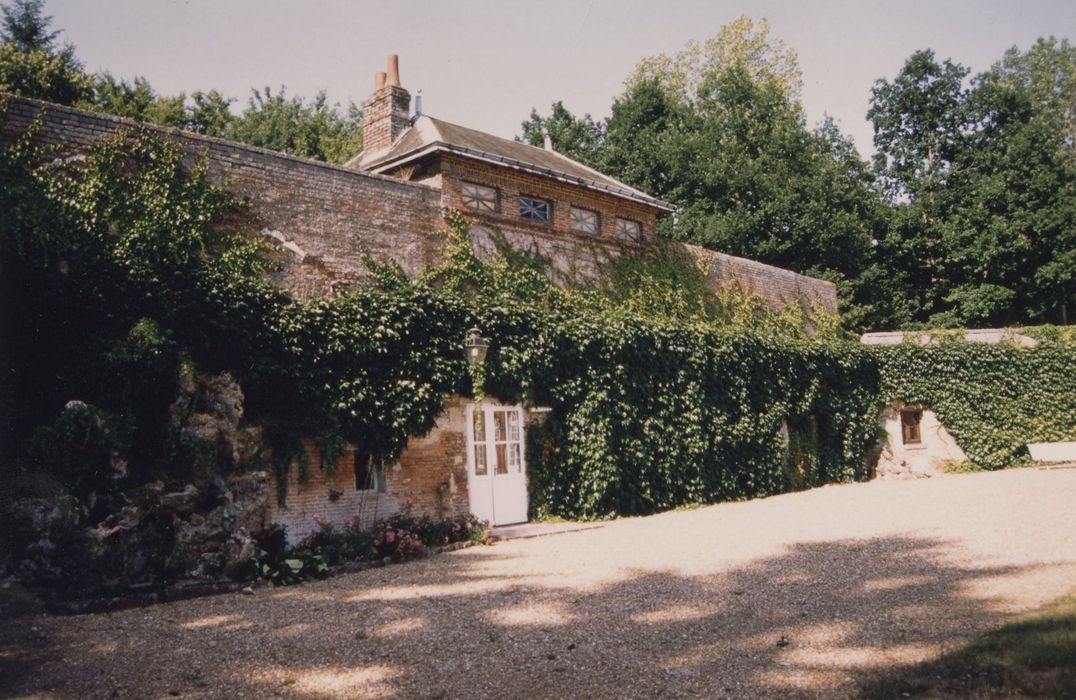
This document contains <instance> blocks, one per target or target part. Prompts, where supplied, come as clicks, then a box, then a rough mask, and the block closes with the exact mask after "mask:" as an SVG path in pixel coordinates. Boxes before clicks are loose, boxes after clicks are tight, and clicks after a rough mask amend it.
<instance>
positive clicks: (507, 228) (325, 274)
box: [0, 88, 837, 310]
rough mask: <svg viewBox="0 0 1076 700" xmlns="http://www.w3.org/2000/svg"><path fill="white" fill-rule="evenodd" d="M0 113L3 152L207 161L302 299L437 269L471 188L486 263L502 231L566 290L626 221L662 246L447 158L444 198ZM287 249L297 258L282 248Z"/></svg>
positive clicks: (596, 202) (86, 121) (826, 290)
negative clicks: (29, 142)
mask: <svg viewBox="0 0 1076 700" xmlns="http://www.w3.org/2000/svg"><path fill="white" fill-rule="evenodd" d="M384 90H385V91H386V95H388V94H389V93H392V95H393V96H395V94H396V93H395V92H393V90H397V91H398V90H400V88H384ZM404 92H406V91H404ZM401 99H402V98H401ZM397 101H400V100H397ZM0 107H5V108H4V109H2V110H0V141H2V140H10V139H11V138H13V137H15V136H18V135H20V134H22V133H23V132H24V131H25V130H26V129H27V127H28V126H29V125H30V123H31V121H32V120H33V119H34V117H35V116H38V115H42V121H41V124H40V126H39V128H38V130H37V131H36V133H35V139H36V140H37V141H38V142H40V143H46V144H51V145H55V146H57V147H59V149H60V151H61V152H67V153H69V152H72V151H79V150H84V149H86V148H87V147H89V146H90V145H92V144H94V143H96V142H98V141H100V140H102V139H105V138H108V137H110V136H112V135H114V134H115V133H116V132H117V131H119V130H122V129H131V128H138V127H139V126H143V127H145V128H147V129H149V130H151V131H155V132H157V133H162V134H168V135H170V136H172V137H173V138H175V139H176V140H177V141H178V142H179V143H180V144H181V146H182V147H183V148H184V149H185V150H186V151H187V152H188V153H189V154H190V156H191V159H192V162H193V160H194V158H198V157H202V156H207V157H208V161H209V170H210V176H211V177H212V179H214V180H215V181H216V182H221V183H224V184H225V186H226V188H227V189H228V190H229V192H231V193H232V194H233V195H234V196H236V197H237V198H239V199H241V200H244V201H246V202H248V203H249V204H250V206H251V212H252V215H253V218H254V222H255V225H254V226H253V228H254V229H255V230H256V231H257V230H260V231H261V232H262V233H263V234H264V235H266V236H267V237H270V238H272V239H273V240H275V241H276V242H277V245H278V246H279V256H280V259H281V261H282V262H283V263H284V264H283V266H282V271H281V272H280V273H278V274H277V275H276V276H275V278H274V279H275V281H276V282H278V283H279V284H281V285H283V286H285V287H287V288H288V289H289V290H290V291H291V292H292V293H293V294H295V295H296V296H298V297H300V298H309V297H313V296H318V295H322V294H326V293H331V292H332V289H333V287H334V285H338V284H347V283H350V282H353V281H355V280H357V279H359V278H360V277H361V276H362V274H363V273H364V272H365V265H364V264H363V262H362V261H363V257H364V255H365V254H371V255H374V256H380V257H385V258H389V259H392V260H395V261H396V262H397V263H399V264H400V265H401V266H402V267H403V269H404V270H405V271H406V272H407V274H409V275H411V276H415V275H417V274H419V273H421V272H422V271H423V270H424V269H425V268H426V267H427V266H429V265H431V264H433V263H434V262H436V261H437V260H438V259H440V256H441V251H442V250H443V247H444V240H445V239H444V234H443V228H444V223H443V221H442V220H441V211H440V207H441V206H442V204H443V205H444V206H449V207H457V208H461V209H462V206H461V202H460V193H459V186H460V183H461V182H462V181H474V182H478V183H479V184H487V185H492V186H495V187H497V188H498V189H500V190H501V203H502V211H501V213H500V214H498V215H496V216H483V215H480V214H477V213H474V212H468V214H469V215H470V216H471V218H472V219H473V220H474V224H475V226H474V228H473V230H472V233H473V235H472V239H473V240H474V242H475V245H476V248H478V249H479V251H480V252H489V251H490V250H491V249H492V247H493V245H492V244H493V241H494V239H495V238H496V236H495V229H496V230H497V231H499V232H500V233H501V234H502V235H503V236H504V238H505V240H506V241H507V242H508V243H509V244H510V245H512V246H513V247H514V248H517V249H522V250H531V251H534V252H537V253H540V254H541V255H543V256H545V257H547V258H548V259H550V260H551V261H552V262H553V264H554V267H555V268H556V269H557V271H558V272H559V274H560V277H561V278H562V279H561V280H558V281H567V280H570V279H584V280H585V279H595V278H596V277H597V276H599V275H600V272H601V268H602V265H603V263H604V261H605V260H607V259H608V257H609V256H611V255H619V254H620V253H621V252H623V251H626V250H635V249H636V248H635V246H631V245H625V244H622V243H619V242H617V241H616V238H615V234H614V232H613V226H614V225H615V219H616V216H617V215H618V213H619V215H620V216H623V217H624V218H628V219H633V220H637V221H639V222H640V223H641V224H642V225H643V238H644V241H649V240H653V238H654V236H655V231H654V225H655V219H656V217H655V212H654V210H652V209H650V208H648V207H646V206H644V205H642V204H638V203H635V202H631V201H629V200H625V199H621V198H619V197H613V196H612V195H608V194H605V193H602V192H594V191H590V190H585V189H582V188H580V187H576V186H573V185H570V184H567V183H561V182H556V181H548V180H545V179H543V178H540V177H538V176H536V175H531V174H529V173H524V172H521V171H516V170H512V169H509V168H502V167H498V166H494V165H491V164H485V163H482V162H480V161H475V160H473V159H468V158H462V157H458V156H448V157H446V158H444V162H443V163H442V169H443V175H441V176H440V181H441V182H442V183H443V188H442V189H441V190H438V189H437V188H434V187H430V186H427V185H423V184H419V183H413V182H404V181H401V180H397V179H394V178H390V177H384V176H379V175H370V174H366V173H361V172H356V171H354V170H349V169H346V168H343V167H341V166H337V165H332V164H328V163H321V162H318V161H313V160H309V159H306V158H297V157H294V156H289V155H286V154H282V153H276V152H273V151H268V150H265V149H261V148H256V147H253V146H246V145H243V144H237V143H233V142H230V141H224V140H222V139H214V138H208V137H204V136H199V135H197V134H190V133H186V132H181V131H177V130H174V129H161V128H157V127H152V126H146V125H139V124H138V123H136V122H134V121H131V120H129V119H122V118H119V117H112V116H109V115H103V114H97V113H95V112H87V111H85V110H79V109H74V108H71V107H62V106H59V105H53V104H49V103H46V102H40V101H37V100H30V99H26V98H20V97H14V96H11V95H5V94H0ZM397 111H399V110H397ZM42 113H43V114H42ZM521 192H522V193H524V194H530V195H533V196H536V197H541V198H544V199H548V200H550V201H552V202H553V223H552V224H550V225H545V224H534V223H530V222H526V221H523V220H521V219H520V218H519V211H518V197H519V194H520V193H521ZM572 205H576V206H580V207H583V208H586V209H591V210H595V211H598V212H599V213H600V214H601V219H602V221H601V226H602V235H601V236H598V237H595V236H589V235H586V234H580V233H576V232H574V231H572V230H571V227H570V226H569V223H568V210H569V207H570V206H572ZM280 239H283V241H284V242H286V243H288V244H289V245H290V248H285V247H284V246H283V245H281V244H280ZM689 248H690V249H694V247H693V246H689ZM296 249H297V250H296ZM694 250H701V249H694ZM701 255H703V256H704V257H705V258H706V259H707V260H709V261H710V263H709V264H710V279H711V281H712V284H713V285H714V286H715V287H716V288H723V287H725V286H728V285H729V284H738V285H739V286H741V287H743V288H745V289H748V290H750V291H753V292H755V293H757V294H760V295H761V296H763V297H764V298H766V299H767V301H768V302H769V303H771V304H772V305H774V306H781V305H784V304H787V303H792V302H796V301H798V302H799V303H801V304H807V305H810V304H818V305H820V306H822V307H824V308H827V309H833V310H835V309H836V307H837V294H836V287H834V285H833V284H831V283H829V282H825V281H822V280H817V279H814V278H811V277H806V276H804V275H797V274H796V273H793V272H790V271H788V270H782V269H780V268H776V267H772V266H770V265H764V264H762V263H758V262H754V261H752V260H747V259H744V258H737V257H734V256H729V255H724V254H721V253H713V252H709V251H705V252H702V253H701ZM797 295H798V296H797Z"/></svg>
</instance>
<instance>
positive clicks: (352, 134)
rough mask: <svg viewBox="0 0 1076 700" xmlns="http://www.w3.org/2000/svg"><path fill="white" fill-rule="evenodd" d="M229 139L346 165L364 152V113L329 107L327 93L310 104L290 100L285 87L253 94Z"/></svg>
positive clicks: (232, 126)
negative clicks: (275, 91) (342, 111)
mask: <svg viewBox="0 0 1076 700" xmlns="http://www.w3.org/2000/svg"><path fill="white" fill-rule="evenodd" d="M224 133H225V137H226V138H230V139H234V140H236V141H242V142H243V143H249V144H251V145H254V146H261V147H263V148H269V149H271V150H274V151H283V152H285V153H291V154H293V155H297V156H306V157H309V158H317V159H318V160H327V161H330V162H334V163H342V162H343V161H345V160H347V159H348V158H351V157H352V156H354V155H355V154H356V153H358V152H359V151H361V150H362V114H361V112H359V109H358V108H357V107H356V106H355V105H349V107H348V110H347V112H346V113H341V112H340V111H339V109H338V107H337V106H331V105H329V102H328V99H327V98H326V97H325V93H324V92H320V93H318V94H317V96H316V97H315V98H314V99H313V100H310V101H309V102H308V101H306V100H304V99H303V98H301V97H298V96H295V97H288V95H287V92H286V91H285V89H284V88H283V87H281V88H280V90H279V91H278V92H277V93H275V94H274V93H273V92H271V91H270V90H269V88H264V89H263V90H261V91H258V90H253V91H251V96H250V100H249V102H248V103H247V108H246V110H244V111H243V114H242V115H241V116H240V117H239V118H237V119H236V120H235V121H233V122H232V123H231V124H229V125H228V128H227V129H226V130H225V132H224Z"/></svg>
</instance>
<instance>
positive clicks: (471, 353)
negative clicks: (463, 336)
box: [463, 328, 489, 365]
mask: <svg viewBox="0 0 1076 700" xmlns="http://www.w3.org/2000/svg"><path fill="white" fill-rule="evenodd" d="M463 347H464V348H465V349H466V351H467V361H468V362H470V363H471V364H472V365H480V364H483V363H484V362H485V361H486V351H487V350H489V341H488V340H487V339H485V338H483V337H482V336H481V335H479V330H478V329H477V328H472V329H471V330H469V331H467V341H466V342H465V343H464V344H463Z"/></svg>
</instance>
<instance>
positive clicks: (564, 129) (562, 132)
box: [516, 100, 605, 167]
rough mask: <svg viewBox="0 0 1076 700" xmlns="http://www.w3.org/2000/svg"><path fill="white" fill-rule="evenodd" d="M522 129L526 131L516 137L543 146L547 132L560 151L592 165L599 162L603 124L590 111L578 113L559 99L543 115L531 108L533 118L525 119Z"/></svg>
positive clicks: (602, 139)
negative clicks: (547, 113) (578, 115)
mask: <svg viewBox="0 0 1076 700" xmlns="http://www.w3.org/2000/svg"><path fill="white" fill-rule="evenodd" d="M522 128H523V134H522V135H521V136H519V137H517V138H516V140H517V141H522V142H524V143H529V144H530V145H532V146H538V147H542V146H544V145H545V137H546V135H547V134H548V136H549V138H550V140H551V141H552V143H553V148H554V149H555V150H556V151H557V152H558V153H563V154H564V155H566V156H568V157H569V158H573V159H575V160H577V161H579V162H580V163H585V164H587V165H590V166H592V167H596V166H598V165H599V164H600V159H601V152H602V148H603V146H604V140H605V128H604V125H603V124H602V123H601V122H596V121H594V119H593V118H591V116H590V115H589V114H584V115H583V116H582V117H577V116H575V115H574V114H572V113H571V112H569V111H568V109H567V108H566V107H565V106H564V103H563V102H561V101H560V100H557V101H556V102H554V103H553V104H552V105H550V108H549V116H542V115H541V114H539V113H538V110H537V109H532V110H531V116H530V119H528V120H527V121H525V122H523V124H522Z"/></svg>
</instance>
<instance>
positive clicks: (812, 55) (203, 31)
mask: <svg viewBox="0 0 1076 700" xmlns="http://www.w3.org/2000/svg"><path fill="white" fill-rule="evenodd" d="M46 12H47V13H48V14H51V15H52V16H53V17H54V27H56V28H60V29H63V30H64V36H63V38H64V39H65V40H67V41H70V42H71V43H73V44H75V46H76V48H77V53H78V56H79V57H80V58H81V59H82V60H83V61H84V63H85V64H86V67H87V69H89V70H94V71H96V70H108V71H110V72H112V73H113V74H114V75H116V76H119V77H132V76H134V75H144V76H146V77H147V78H148V79H149V80H150V82H151V83H152V84H153V85H154V87H156V88H157V89H158V90H159V91H161V92H163V93H166V94H172V93H176V92H179V91H186V92H190V91H193V90H198V89H201V90H208V89H213V88H215V89H218V90H220V91H221V92H224V93H225V94H227V95H230V96H233V97H238V98H240V102H239V103H238V106H242V104H244V103H245V101H246V98H247V96H248V95H249V92H250V88H251V87H254V86H258V87H261V86H271V87H273V88H274V89H275V88H276V87H279V86H280V85H286V86H287V87H288V90H289V92H291V93H293V94H300V95H304V96H312V95H313V94H314V93H316V92H317V91H319V90H325V91H326V92H327V94H328V96H329V98H330V100H331V101H334V102H341V103H346V102H347V101H349V100H353V101H355V102H357V103H358V102H361V101H362V100H363V99H364V98H365V97H366V95H367V94H368V93H369V92H370V90H371V89H372V86H373V76H374V73H375V72H376V71H378V70H383V65H384V62H385V56H386V54H388V53H391V52H395V53H398V54H399V55H400V73H401V76H402V82H403V84H404V87H407V88H408V89H410V90H411V91H412V93H414V92H415V91H417V90H419V89H421V90H422V93H423V103H424V111H426V112H427V113H429V114H432V115H435V116H438V117H441V118H443V119H447V120H449V121H454V122H457V123H460V124H464V125H466V126H470V127H474V128H478V129H482V130H484V131H488V132H490V133H494V134H498V135H501V136H506V137H511V136H513V135H514V134H516V133H517V132H518V131H519V123H520V122H521V121H522V120H523V119H525V118H526V117H527V115H528V114H529V113H530V110H531V107H535V106H536V107H538V108H539V109H541V110H547V109H548V106H549V105H550V103H552V102H553V101H555V100H558V99H560V100H563V101H564V103H565V105H567V107H568V108H569V109H571V110H572V111H573V112H576V113H584V112H589V113H591V114H592V115H593V116H595V117H598V118H601V117H604V116H607V114H608V110H609V105H610V104H611V102H612V98H613V97H614V96H615V95H617V94H619V93H620V92H621V90H622V87H623V81H624V78H625V77H626V76H627V75H628V74H629V73H630V72H631V70H632V68H633V67H634V66H635V64H636V63H637V62H638V61H639V59H641V58H643V57H644V56H649V55H654V54H657V53H662V52H675V51H677V50H679V49H680V48H682V47H683V46H684V44H685V43H686V42H687V41H688V40H690V39H700V40H701V39H704V38H706V37H707V36H711V35H714V34H716V33H717V31H718V30H719V28H720V27H721V25H723V24H726V23H728V22H730V21H732V20H733V19H735V18H736V17H737V16H739V15H741V14H746V15H748V16H751V17H753V18H755V19H759V18H762V17H765V18H766V19H768V20H769V21H770V24H771V26H772V34H773V35H775V36H777V37H779V38H781V39H783V40H784V41H785V43H786V44H787V45H788V46H789V47H791V48H793V49H795V50H796V52H797V53H798V54H799V61H800V67H801V69H802V71H803V91H802V99H803V103H804V106H805V108H806V110H807V114H808V117H809V119H810V120H811V121H812V122H814V121H817V120H818V119H820V118H821V117H822V115H823V114H824V113H829V114H830V115H832V116H834V117H835V118H836V119H837V120H838V121H839V122H840V124H841V127H842V129H843V130H844V131H845V133H848V134H850V135H852V136H853V137H854V138H855V140H856V143H857V145H858V147H859V150H860V153H861V154H862V155H864V157H866V156H868V155H869V154H870V153H871V152H872V150H873V149H872V146H871V128H870V125H869V123H867V121H866V118H865V114H866V110H867V105H868V100H869V97H870V88H871V84H872V83H873V82H874V81H875V80H876V79H878V78H880V77H890V78H891V77H892V76H894V75H895V74H896V73H897V71H899V70H900V67H901V65H902V64H903V62H904V60H905V59H906V58H907V57H908V55H909V54H911V53H912V52H913V51H915V50H917V49H920V48H932V49H934V50H935V52H936V53H937V54H938V55H939V56H940V57H950V58H952V59H953V60H955V61H958V62H960V63H963V64H965V65H967V66H969V67H970V68H972V70H973V71H974V72H978V71H981V70H984V69H986V68H988V67H989V66H990V64H991V63H993V62H994V61H996V60H998V59H999V58H1001V55H1002V54H1003V53H1004V51H1005V50H1006V49H1007V48H1009V47H1011V46H1014V45H1016V46H1019V47H1021V48H1026V47H1027V46H1029V45H1030V44H1031V43H1033V42H1034V41H1035V39H1036V38H1037V37H1039V36H1048V35H1054V36H1057V37H1058V38H1069V39H1070V40H1071V39H1072V38H1073V37H1074V36H1076V2H1071V1H1069V2H1064V1H1047V0H1038V1H1035V0H1030V1H1025V2H1012V1H1010V2H999V1H997V0H984V1H982V2H970V1H963V0H961V1H955V0H954V1H946V0H933V1H929V2H924V1H921V0H912V1H908V0H904V1H902V2H869V1H863V2H854V1H852V0H832V1H828V2H821V1H808V0H802V1H800V2H793V1H786V2H774V1H767V0H755V1H753V2H703V1H699V0H694V1H690V0H685V1H682V2H676V1H669V2H664V3H658V2H653V1H650V2H641V1H635V0H632V1H630V2H611V1H609V2H598V1H594V2H586V1H585V0H580V1H577V2H569V1H561V0H557V1H550V2H541V3H537V2H513V1H511V0H500V1H499V2H496V1H490V0H474V1H466V2H465V1H462V0H460V1H458V2H447V1H441V2H434V1H432V0H431V1H429V2H411V1H407V0H395V1H393V2H345V1H343V0H334V1H330V0H304V1H302V2H299V1H291V2H285V1H283V0H212V1H206V0H187V1H176V0H97V1H88V0H46Z"/></svg>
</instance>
